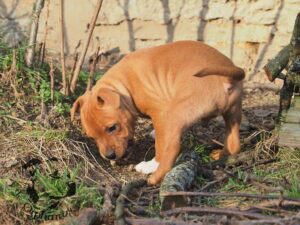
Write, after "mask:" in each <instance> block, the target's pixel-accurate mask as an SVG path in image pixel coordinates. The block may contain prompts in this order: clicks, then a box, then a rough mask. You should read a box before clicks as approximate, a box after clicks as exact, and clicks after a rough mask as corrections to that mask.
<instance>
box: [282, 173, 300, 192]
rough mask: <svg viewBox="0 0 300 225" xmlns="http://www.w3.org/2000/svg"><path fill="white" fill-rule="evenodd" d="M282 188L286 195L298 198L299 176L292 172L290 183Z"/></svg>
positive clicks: (299, 189) (299, 190) (299, 188)
mask: <svg viewBox="0 0 300 225" xmlns="http://www.w3.org/2000/svg"><path fill="white" fill-rule="evenodd" d="M284 189H285V190H284V194H285V195H286V196H288V197H293V198H300V178H299V177H298V176H297V175H296V174H295V173H294V174H293V179H292V180H291V183H290V185H289V186H288V187H285V188H284Z"/></svg>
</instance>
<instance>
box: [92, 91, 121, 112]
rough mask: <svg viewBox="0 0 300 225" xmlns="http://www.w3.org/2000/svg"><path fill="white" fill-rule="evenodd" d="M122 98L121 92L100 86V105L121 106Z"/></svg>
mask: <svg viewBox="0 0 300 225" xmlns="http://www.w3.org/2000/svg"><path fill="white" fill-rule="evenodd" d="M120 98H121V96H120V94H119V93H117V92H115V91H113V90H111V89H108V88H100V89H99V91H98V94H97V101H98V104H99V105H100V106H110V107H113V108H119V107H120V104H121V100H120Z"/></svg>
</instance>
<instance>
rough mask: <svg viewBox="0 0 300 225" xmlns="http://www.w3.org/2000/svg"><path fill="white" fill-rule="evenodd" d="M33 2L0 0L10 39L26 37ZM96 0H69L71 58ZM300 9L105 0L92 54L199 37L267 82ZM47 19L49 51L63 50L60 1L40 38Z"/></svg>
mask: <svg viewBox="0 0 300 225" xmlns="http://www.w3.org/2000/svg"><path fill="white" fill-rule="evenodd" d="M33 2H35V1H34V0H0V29H1V31H2V32H3V33H4V34H5V37H6V40H8V41H19V40H21V39H23V38H24V37H26V33H24V31H27V30H28V29H29V25H30V15H31V11H32V5H33ZM96 2H97V0H85V1H82V0H64V20H65V32H66V41H65V44H66V49H65V51H66V52H65V53H66V55H67V56H69V61H70V60H71V59H73V55H74V53H75V52H76V51H77V52H78V51H79V52H80V50H81V47H82V46H83V42H84V41H85V39H86V36H87V27H88V23H89V22H90V19H91V17H92V15H93V12H94V8H95V5H96ZM47 11H48V12H49V17H48V19H46V18H47ZM299 11H300V0H104V2H103V6H102V9H101V12H100V16H99V18H98V21H97V26H96V28H95V30H94V36H93V39H92V41H91V44H90V48H89V52H88V56H89V55H90V54H91V53H92V52H94V51H95V49H96V48H97V46H98V45H100V46H101V52H102V53H106V55H109V54H112V55H114V56H115V55H118V54H127V53H129V52H131V51H134V50H136V49H140V48H145V47H150V46H155V45H159V44H163V43H167V42H172V41H176V40H199V41H203V42H205V43H207V44H209V45H212V46H214V47H215V48H217V49H219V50H220V51H221V52H223V53H224V54H225V55H227V56H228V57H230V58H232V60H233V61H234V62H235V63H236V64H237V65H239V66H240V67H243V68H244V69H245V70H246V72H247V80H249V81H256V82H265V81H266V79H265V76H264V75H262V74H261V73H259V72H258V71H259V70H260V69H261V67H262V66H263V65H264V64H265V63H266V61H267V60H268V59H270V58H272V57H273V56H274V55H275V54H276V53H277V52H278V51H279V50H280V49H281V48H282V47H283V46H285V45H286V44H287V43H288V42H289V40H290V37H291V32H292V29H293V26H294V21H295V18H296V14H297V13H298V12H299ZM46 20H47V21H48V32H47V37H46V44H47V48H48V53H52V54H58V53H59V47H60V25H59V0H51V1H49V4H45V7H44V9H43V12H42V15H41V22H40V29H39V34H38V39H39V40H40V41H42V40H44V38H45V21H46ZM79 43H81V44H80V45H79ZM78 45H79V47H78ZM76 47H78V48H76ZM108 58H109V56H108ZM69 64H70V63H69Z"/></svg>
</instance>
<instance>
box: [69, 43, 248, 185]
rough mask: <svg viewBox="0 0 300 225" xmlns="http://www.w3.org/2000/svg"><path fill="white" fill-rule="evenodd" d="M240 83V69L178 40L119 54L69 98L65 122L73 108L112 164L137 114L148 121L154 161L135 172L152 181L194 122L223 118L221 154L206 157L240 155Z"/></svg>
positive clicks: (124, 146)
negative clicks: (153, 135)
mask: <svg viewBox="0 0 300 225" xmlns="http://www.w3.org/2000/svg"><path fill="white" fill-rule="evenodd" d="M243 78H244V71H243V70H242V69H240V68H238V67H236V66H234V64H233V63H232V62H231V60H230V59H228V58H227V57H226V56H224V55H223V54H221V53H220V52H218V51H217V50H215V49H214V48H212V47H210V46H207V45H205V44H203V43H200V42H196V41H178V42H174V43H170V44H165V45H161V46H158V47H153V48H149V49H144V50H139V51H136V52H134V53H131V54H129V55H127V56H126V57H124V58H123V59H122V60H121V61H120V62H119V63H117V64H116V65H115V66H114V67H112V68H111V69H110V70H109V71H108V72H107V73H105V75H104V76H103V77H102V78H101V79H100V80H99V81H98V82H97V84H96V85H95V86H94V87H93V89H92V90H91V91H90V92H87V93H85V94H84V95H83V96H81V97H79V98H78V99H77V100H76V102H75V103H74V105H73V108H72V110H71V117H72V119H73V118H74V114H75V112H76V111H78V109H79V108H80V114H81V121H82V125H83V127H84V130H85V131H86V133H87V135H88V136H90V137H92V138H94V139H95V141H96V142H97V145H98V148H99V149H100V154H101V155H102V156H103V157H104V158H108V159H119V158H121V157H122V156H124V155H125V153H126V152H127V150H128V149H129V148H130V145H131V143H132V141H131V140H132V138H133V135H134V130H133V126H134V121H135V119H136V118H137V116H138V115H139V114H145V115H148V116H150V118H151V119H152V120H153V125H154V129H155V133H156V141H155V158H154V159H153V160H151V161H149V162H142V163H140V164H138V165H137V166H136V170H138V171H140V172H143V173H152V172H154V173H153V174H152V175H151V176H150V178H149V179H148V182H149V183H150V184H159V183H160V182H161V180H162V179H163V177H164V176H165V174H166V173H167V172H168V171H169V170H170V169H171V168H172V166H173V163H174V161H175V159H176V157H177V155H178V153H179V149H180V138H181V134H182V132H183V130H184V129H186V128H187V127H189V126H190V125H192V124H193V123H194V122H196V121H198V120H207V119H209V118H212V117H215V116H218V115H223V117H224V120H225V122H226V134H225V144H224V149H223V150H218V151H215V152H214V153H213V157H214V158H215V159H218V158H221V157H224V156H226V155H229V154H236V153H238V152H239V151H240V140H239V126H240V121H241V93H242V81H241V80H242V79H243Z"/></svg>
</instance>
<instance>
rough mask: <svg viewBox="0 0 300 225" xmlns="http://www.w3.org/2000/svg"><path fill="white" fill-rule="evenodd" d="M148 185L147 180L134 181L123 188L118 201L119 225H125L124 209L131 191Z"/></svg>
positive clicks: (117, 218) (116, 213) (117, 220)
mask: <svg viewBox="0 0 300 225" xmlns="http://www.w3.org/2000/svg"><path fill="white" fill-rule="evenodd" d="M146 183H147V182H146V180H143V179H142V180H136V181H132V182H130V183H128V184H126V185H125V186H124V187H123V188H122V190H121V193H120V195H119V197H118V198H117V201H116V209H115V217H116V224H117V225H125V219H124V208H125V200H126V196H127V194H128V193H129V191H130V190H131V189H133V188H136V187H140V186H143V185H145V184H146Z"/></svg>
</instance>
